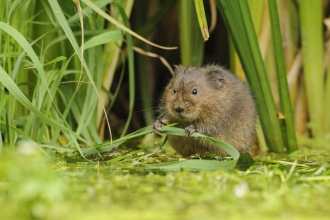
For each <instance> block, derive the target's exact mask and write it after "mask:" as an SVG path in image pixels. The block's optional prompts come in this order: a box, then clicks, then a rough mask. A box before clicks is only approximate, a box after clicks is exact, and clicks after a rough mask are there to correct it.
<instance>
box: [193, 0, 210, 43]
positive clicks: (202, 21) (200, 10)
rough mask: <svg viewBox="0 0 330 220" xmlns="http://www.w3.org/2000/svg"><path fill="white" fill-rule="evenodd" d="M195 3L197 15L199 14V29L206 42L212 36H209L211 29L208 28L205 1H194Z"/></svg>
mask: <svg viewBox="0 0 330 220" xmlns="http://www.w3.org/2000/svg"><path fill="white" fill-rule="evenodd" d="M194 2H195V8H196V13H197V19H198V23H199V28H200V29H201V33H202V36H203V39H204V41H207V40H208V39H209V37H210V34H209V28H208V25H207V21H206V16H205V11H204V4H203V0H194Z"/></svg>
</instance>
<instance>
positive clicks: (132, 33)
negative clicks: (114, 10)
mask: <svg viewBox="0 0 330 220" xmlns="http://www.w3.org/2000/svg"><path fill="white" fill-rule="evenodd" d="M82 2H84V3H85V4H86V5H87V6H89V7H90V8H91V9H92V10H94V11H95V12H97V13H98V14H99V15H100V16H102V17H104V18H105V19H106V20H108V21H109V22H111V23H112V24H114V25H116V26H117V27H118V28H120V29H122V30H123V31H125V32H127V33H129V34H131V35H132V36H134V37H136V38H138V39H139V40H142V41H144V42H146V43H148V44H150V45H152V46H154V47H158V48H161V49H165V50H174V49H177V47H163V46H160V45H157V44H154V43H152V42H151V41H148V40H147V39H145V38H143V37H141V36H140V35H138V34H136V33H135V32H133V31H131V30H130V29H128V28H127V27H126V26H124V25H122V24H121V23H119V22H118V21H116V20H115V19H113V18H112V17H111V16H110V15H108V14H106V13H105V12H104V11H103V10H101V9H100V8H99V7H97V6H96V5H95V4H94V3H93V2H91V1H89V0H82Z"/></svg>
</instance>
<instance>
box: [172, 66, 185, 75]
mask: <svg viewBox="0 0 330 220" xmlns="http://www.w3.org/2000/svg"><path fill="white" fill-rule="evenodd" d="M174 68H175V69H174V75H175V74H178V73H181V72H183V71H184V67H183V66H182V65H180V64H179V65H174Z"/></svg>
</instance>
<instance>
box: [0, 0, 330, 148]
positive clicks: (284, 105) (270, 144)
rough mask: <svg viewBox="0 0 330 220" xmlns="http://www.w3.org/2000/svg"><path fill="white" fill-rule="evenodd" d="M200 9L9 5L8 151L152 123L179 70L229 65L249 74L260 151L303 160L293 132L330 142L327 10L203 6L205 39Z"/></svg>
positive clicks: (157, 4)
mask: <svg viewBox="0 0 330 220" xmlns="http://www.w3.org/2000/svg"><path fill="white" fill-rule="evenodd" d="M197 2H202V3H203V1H195V2H193V1H174V0H171V1H150V2H149V1H147V0H143V1H139V2H138V3H135V4H134V1H129V0H126V1H114V2H113V1H111V0H99V1H94V2H92V1H89V0H83V1H78V0H77V1H74V2H70V3H67V2H66V3H64V2H63V1H60V0H59V1H53V0H52V1H51V0H49V1H45V0H43V1H40V4H36V1H35V0H26V1H3V2H2V3H1V6H2V7H1V8H2V11H1V18H2V21H3V22H1V26H0V28H1V33H2V34H1V57H2V59H1V67H2V68H1V76H2V77H1V82H2V87H1V91H0V92H1V97H2V98H1V103H0V104H1V105H0V107H1V120H2V125H3V126H2V127H1V128H2V129H1V134H2V140H1V146H3V145H6V144H8V145H14V144H15V143H16V142H17V140H19V139H31V140H34V141H36V142H37V143H46V144H49V145H54V146H58V145H60V146H70V147H75V148H77V147H78V149H79V146H92V145H94V144H100V143H102V141H104V140H109V139H111V137H112V136H113V137H114V138H119V137H120V136H122V135H124V134H126V133H127V131H130V132H132V131H134V130H136V129H138V128H141V127H143V126H145V125H150V124H152V123H153V121H154V119H155V117H156V115H155V111H154V110H155V108H156V106H157V100H158V99H159V96H160V94H161V92H162V90H163V88H164V86H165V85H166V83H167V81H168V79H169V78H170V72H171V71H172V70H171V65H173V64H179V63H182V64H183V65H202V64H205V63H219V64H221V65H224V66H227V67H228V68H230V69H232V70H233V72H235V73H237V74H238V75H240V76H242V77H243V74H242V71H243V69H242V67H241V63H242V66H243V67H244V69H245V70H246V78H247V80H248V82H249V84H250V86H251V89H252V91H253V92H254V95H255V98H256V101H257V102H258V110H259V116H260V122H261V126H260V127H258V128H257V131H258V146H259V148H260V149H261V150H262V151H266V150H271V151H274V152H284V151H285V150H286V151H289V152H292V151H294V150H295V149H297V147H296V146H297V145H296V140H295V138H296V137H295V134H297V135H298V137H307V138H315V139H316V140H318V141H315V142H316V143H319V144H322V142H323V140H328V138H329V129H330V128H329V126H328V125H329V119H328V116H327V114H325V112H327V109H328V104H327V103H329V102H328V101H327V100H328V95H327V94H329V93H328V92H327V91H328V90H329V88H328V87H329V83H328V82H329V77H327V75H328V71H327V69H328V68H327V66H328V65H327V63H328V61H327V46H326V45H327V41H326V39H327V29H326V28H327V26H326V25H324V26H322V19H323V18H325V17H326V13H327V8H328V2H327V1H324V2H323V5H322V1H320V0H319V1H316V3H313V4H311V3H310V2H309V1H299V2H296V1H276V3H277V4H275V1H269V3H268V2H267V1H263V2H262V3H260V2H257V1H253V0H249V1H247V2H245V1H231V3H228V2H226V1H221V0H219V1H205V2H204V3H205V6H204V7H203V4H200V11H201V12H200V13H202V14H203V13H204V10H205V12H206V18H207V19H206V20H207V21H208V22H207V23H205V25H207V24H209V26H210V35H209V36H210V37H209V39H208V41H206V42H204V40H203V37H202V35H201V29H200V26H199V25H198V24H199V23H198V19H197V15H196V8H195V4H194V3H197ZM247 3H248V4H247ZM309 4H311V5H309ZM216 7H218V9H220V12H221V13H220V14H219V13H218V12H219V10H216ZM237 9H240V10H237ZM277 9H278V10H277ZM249 10H250V11H251V13H250V11H249ZM277 14H278V15H279V16H277ZM220 15H221V16H220ZM129 17H130V19H129ZM270 17H271V18H272V19H269V18H270ZM311 17H312V18H313V19H310V18H311ZM270 21H271V22H270ZM325 21H327V20H326V19H325ZM252 22H253V23H252ZM325 24H326V23H325ZM131 26H132V30H134V31H135V32H136V33H138V34H139V35H137V34H134V32H131V31H129V30H130V29H131ZM82 27H83V28H82ZM279 28H281V33H282V34H280V35H279V33H280V32H279V30H280V29H279ZM226 30H228V32H226ZM324 30H325V31H324ZM311 33H312V34H311ZM228 34H229V38H228V37H227V36H228ZM132 35H134V36H135V37H133V38H132ZM138 36H140V37H138ZM142 38H145V39H149V40H150V41H152V42H154V43H156V44H159V45H165V47H164V46H163V47H162V46H157V45H152V44H151V43H148V42H146V40H143V39H142ZM281 38H283V41H282V39H281ZM323 39H325V40H323ZM271 42H273V43H271ZM233 45H234V46H235V47H233ZM177 46H179V47H178V49H175V48H176V47H177ZM282 46H283V48H282ZM235 48H236V50H235ZM134 50H135V51H136V52H134ZM236 51H237V52H238V53H236ZM237 54H238V56H239V57H240V60H241V62H240V61H239V59H238V56H237ZM283 54H284V56H283ZM163 57H164V58H165V59H163ZM166 61H167V63H166ZM277 64H279V65H277ZM285 75H287V78H288V84H287V83H286V80H285ZM283 77H284V78H283ZM277 82H279V83H277ZM146 85H147V86H146ZM268 85H269V86H268ZM289 91H290V100H291V104H292V108H291V106H290V105H289V103H290V101H289V99H288V97H289ZM292 112H293V113H294V114H292ZM108 119H109V120H108ZM293 123H294V125H293ZM111 132H112V133H111ZM299 140H305V139H301V138H300V139H299ZM299 143H300V146H302V145H303V144H304V143H306V142H302V141H300V142H299Z"/></svg>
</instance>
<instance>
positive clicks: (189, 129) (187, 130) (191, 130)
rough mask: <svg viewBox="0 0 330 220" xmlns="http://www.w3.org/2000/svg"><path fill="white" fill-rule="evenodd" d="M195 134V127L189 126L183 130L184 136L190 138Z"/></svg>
mask: <svg viewBox="0 0 330 220" xmlns="http://www.w3.org/2000/svg"><path fill="white" fill-rule="evenodd" d="M195 132H196V127H195V126H194V125H189V126H188V127H186V128H185V129H184V134H185V135H186V136H190V135H191V134H192V133H195Z"/></svg>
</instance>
